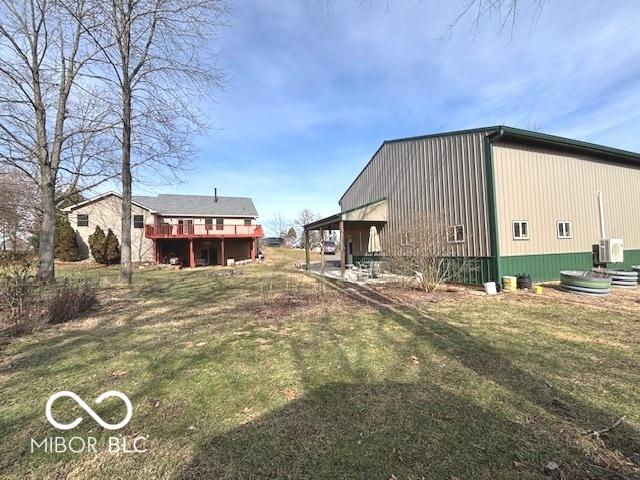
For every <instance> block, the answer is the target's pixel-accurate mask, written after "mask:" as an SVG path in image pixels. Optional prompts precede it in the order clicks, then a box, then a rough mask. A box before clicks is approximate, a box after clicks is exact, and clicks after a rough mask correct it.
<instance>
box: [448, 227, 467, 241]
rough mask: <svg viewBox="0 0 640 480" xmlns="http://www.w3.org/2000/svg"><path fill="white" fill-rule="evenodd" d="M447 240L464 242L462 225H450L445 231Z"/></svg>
mask: <svg viewBox="0 0 640 480" xmlns="http://www.w3.org/2000/svg"><path fill="white" fill-rule="evenodd" d="M447 241H448V242H449V243H462V242H464V225H451V226H449V229H448V231H447Z"/></svg>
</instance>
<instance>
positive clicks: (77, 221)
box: [76, 213, 89, 227]
mask: <svg viewBox="0 0 640 480" xmlns="http://www.w3.org/2000/svg"><path fill="white" fill-rule="evenodd" d="M81 215H82V217H86V220H87V224H86V225H80V221H79V217H80V216H81ZM83 223H84V222H83ZM88 226H89V214H88V213H78V214H76V227H88Z"/></svg>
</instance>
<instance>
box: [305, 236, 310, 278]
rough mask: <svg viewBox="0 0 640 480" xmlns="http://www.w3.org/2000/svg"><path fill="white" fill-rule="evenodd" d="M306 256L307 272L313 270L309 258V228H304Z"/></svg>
mask: <svg viewBox="0 0 640 480" xmlns="http://www.w3.org/2000/svg"><path fill="white" fill-rule="evenodd" d="M304 258H305V260H306V262H307V272H308V271H310V270H311V262H310V260H309V230H307V229H306V228H305V229H304Z"/></svg>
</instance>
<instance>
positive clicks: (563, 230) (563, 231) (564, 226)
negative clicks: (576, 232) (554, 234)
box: [558, 220, 572, 238]
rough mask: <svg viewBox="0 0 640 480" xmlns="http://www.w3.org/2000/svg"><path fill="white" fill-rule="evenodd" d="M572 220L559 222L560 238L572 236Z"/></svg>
mask: <svg viewBox="0 0 640 480" xmlns="http://www.w3.org/2000/svg"><path fill="white" fill-rule="evenodd" d="M571 235H572V233H571V222H567V221H566V220H561V221H559V222H558V238H571Z"/></svg>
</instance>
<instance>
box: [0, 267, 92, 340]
mask: <svg viewBox="0 0 640 480" xmlns="http://www.w3.org/2000/svg"><path fill="white" fill-rule="evenodd" d="M97 292H98V284H97V282H96V281H94V280H89V279H79V280H69V279H65V280H61V281H58V282H57V283H53V284H43V283H41V282H39V281H38V280H37V278H36V275H35V263H34V262H33V261H32V259H31V258H30V257H29V256H27V255H3V256H2V257H0V324H1V325H2V326H3V327H4V328H5V329H7V331H8V332H9V333H10V334H12V335H20V334H23V333H28V332H32V331H34V330H36V329H38V328H40V327H42V326H44V325H46V324H49V323H62V322H67V321H69V320H73V319H74V318H77V317H78V316H79V315H81V314H82V313H84V312H86V311H88V310H89V309H90V308H91V307H93V306H94V305H95V304H96V303H97V301H98V295H97Z"/></svg>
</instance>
